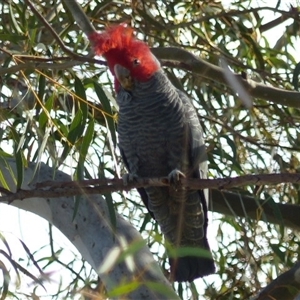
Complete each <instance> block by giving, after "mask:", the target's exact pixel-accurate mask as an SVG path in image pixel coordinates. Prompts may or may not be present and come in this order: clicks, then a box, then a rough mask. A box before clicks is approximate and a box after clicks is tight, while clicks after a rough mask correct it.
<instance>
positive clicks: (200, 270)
mask: <svg viewBox="0 0 300 300" xmlns="http://www.w3.org/2000/svg"><path fill="white" fill-rule="evenodd" d="M208 250H209V248H208ZM209 253H210V255H211V252H210V250H209ZM169 261H170V265H171V280H172V281H178V282H183V281H189V282H191V281H193V280H195V279H196V278H199V277H203V276H207V275H210V274H213V273H215V271H216V269H215V264H214V261H213V259H212V257H207V256H206V257H200V256H183V257H177V258H170V259H169Z"/></svg>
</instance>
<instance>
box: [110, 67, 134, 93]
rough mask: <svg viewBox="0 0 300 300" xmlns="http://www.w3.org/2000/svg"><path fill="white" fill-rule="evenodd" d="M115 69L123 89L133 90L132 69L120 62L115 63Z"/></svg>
mask: <svg viewBox="0 0 300 300" xmlns="http://www.w3.org/2000/svg"><path fill="white" fill-rule="evenodd" d="M114 71H115V75H116V77H117V79H118V80H119V82H120V84H121V86H122V87H123V89H125V90H129V91H130V90H132V88H133V79H132V77H131V75H130V71H129V70H128V69H126V68H124V67H123V66H121V65H118V64H117V65H115V67H114Z"/></svg>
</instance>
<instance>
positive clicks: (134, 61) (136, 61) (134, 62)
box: [133, 58, 141, 66]
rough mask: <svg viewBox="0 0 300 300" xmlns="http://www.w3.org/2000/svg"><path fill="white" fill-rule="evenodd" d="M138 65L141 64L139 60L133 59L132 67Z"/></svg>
mask: <svg viewBox="0 0 300 300" xmlns="http://www.w3.org/2000/svg"><path fill="white" fill-rule="evenodd" d="M140 63H141V62H140V60H139V59H137V58H135V59H134V60H133V65H134V66H138V65H139V64H140Z"/></svg>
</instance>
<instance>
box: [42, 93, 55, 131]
mask: <svg viewBox="0 0 300 300" xmlns="http://www.w3.org/2000/svg"><path fill="white" fill-rule="evenodd" d="M53 103H54V95H53V94H52V95H51V96H50V97H49V98H48V100H47V101H46V103H45V105H44V108H45V109H46V111H44V110H43V111H42V112H41V113H40V117H39V125H40V128H45V126H46V124H47V122H48V120H49V112H50V110H51V108H52V107H53Z"/></svg>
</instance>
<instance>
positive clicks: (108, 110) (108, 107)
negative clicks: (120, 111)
mask: <svg viewBox="0 0 300 300" xmlns="http://www.w3.org/2000/svg"><path fill="white" fill-rule="evenodd" d="M94 87H95V92H96V94H97V96H98V99H99V100H100V102H101V103H102V106H103V111H104V112H106V113H107V114H108V115H107V114H104V117H105V120H106V121H107V125H108V129H109V132H110V136H111V139H112V142H113V145H114V147H116V144H117V137H116V128H115V122H114V119H113V112H112V109H111V105H110V101H109V99H108V97H107V95H106V93H105V92H104V91H103V89H102V87H101V85H100V84H99V83H98V82H96V81H94Z"/></svg>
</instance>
